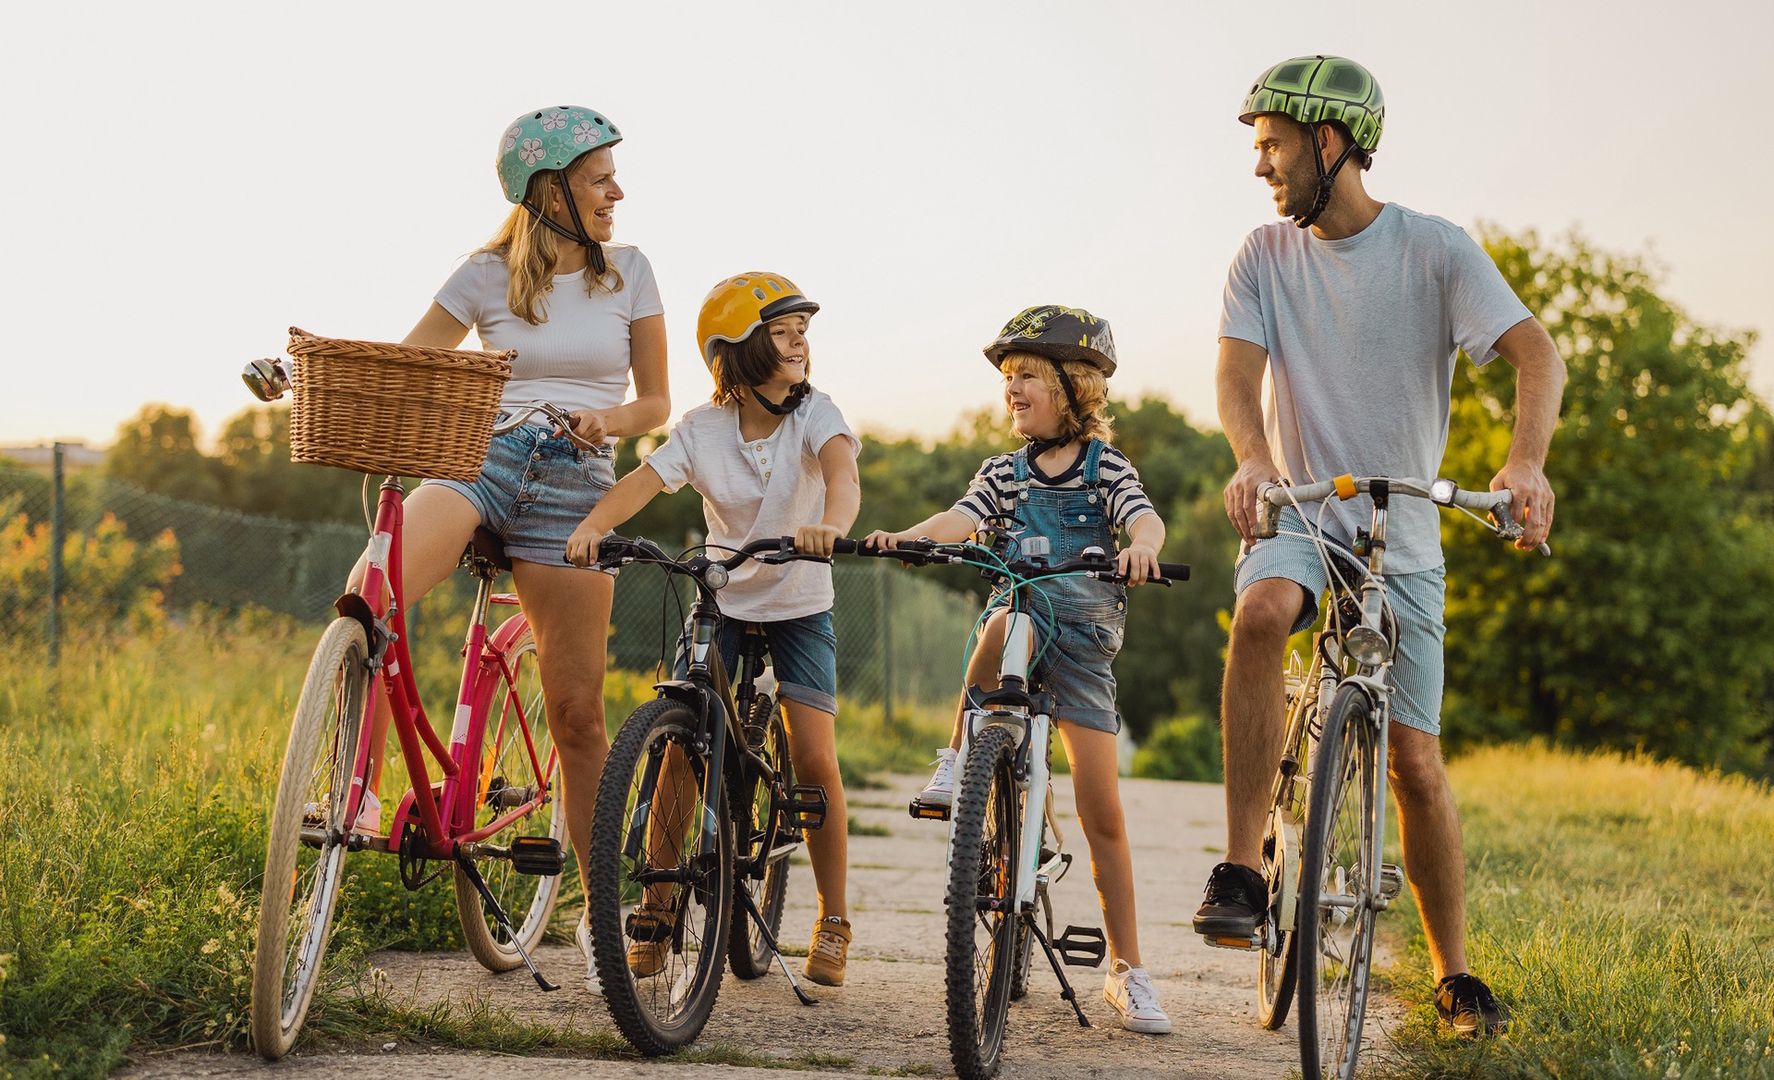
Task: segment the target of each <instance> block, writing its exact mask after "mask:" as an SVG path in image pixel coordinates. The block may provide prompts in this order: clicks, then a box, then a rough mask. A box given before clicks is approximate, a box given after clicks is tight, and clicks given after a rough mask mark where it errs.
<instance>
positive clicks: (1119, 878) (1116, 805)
mask: <svg viewBox="0 0 1774 1080" xmlns="http://www.w3.org/2000/svg"><path fill="white" fill-rule="evenodd" d="M1059 736H1060V741H1061V742H1062V743H1064V744H1065V748H1066V760H1068V761H1070V762H1071V763H1072V794H1073V797H1074V799H1075V801H1076V802H1077V804H1078V821H1079V824H1081V825H1082V826H1083V827H1084V838H1085V839H1086V840H1087V841H1089V843H1090V876H1091V877H1092V878H1093V879H1095V881H1096V894H1097V900H1098V901H1099V902H1100V903H1101V904H1102V907H1103V930H1104V933H1105V935H1106V936H1107V937H1108V939H1109V960H1110V963H1111V965H1112V964H1113V963H1114V961H1115V960H1125V961H1127V963H1128V965H1129V966H1131V967H1140V966H1141V965H1140V939H1139V928H1138V927H1137V926H1136V924H1135V918H1134V902H1133V855H1132V853H1131V851H1130V850H1129V849H1128V844H1127V827H1126V824H1125V822H1124V820H1123V818H1122V815H1121V790H1120V784H1119V782H1118V780H1117V777H1116V755H1115V736H1113V735H1111V734H1109V733H1108V732H1106V731H1096V730H1094V729H1091V728H1086V727H1082V726H1080V725H1078V724H1074V723H1072V722H1071V721H1069V720H1061V721H1060V722H1059Z"/></svg>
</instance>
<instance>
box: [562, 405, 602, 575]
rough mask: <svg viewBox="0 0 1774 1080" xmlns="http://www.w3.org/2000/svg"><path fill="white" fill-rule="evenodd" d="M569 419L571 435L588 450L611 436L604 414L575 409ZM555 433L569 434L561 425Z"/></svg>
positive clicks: (569, 414)
mask: <svg viewBox="0 0 1774 1080" xmlns="http://www.w3.org/2000/svg"><path fill="white" fill-rule="evenodd" d="M567 418H568V419H569V420H571V421H572V422H573V428H572V431H571V435H572V436H573V438H574V441H576V442H580V443H584V444H585V445H586V446H587V447H588V448H589V447H592V446H596V445H598V444H599V443H602V442H603V441H604V439H605V438H606V437H608V436H609V434H610V426H609V424H608V423H607V422H606V421H605V420H604V414H603V413H601V412H594V411H592V410H591V409H575V410H574V411H572V412H570V413H568V414H567ZM554 433H555V434H556V435H565V434H568V432H566V431H563V430H562V429H561V427H560V425H559V424H556V425H555V429H554ZM594 550H595V549H594Z"/></svg>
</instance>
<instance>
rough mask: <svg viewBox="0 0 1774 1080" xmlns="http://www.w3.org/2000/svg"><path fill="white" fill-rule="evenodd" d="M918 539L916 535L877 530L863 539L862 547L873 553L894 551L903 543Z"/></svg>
mask: <svg viewBox="0 0 1774 1080" xmlns="http://www.w3.org/2000/svg"><path fill="white" fill-rule="evenodd" d="M916 539H918V537H917V535H916V534H915V533H909V532H888V531H887V530H886V529H876V530H875V531H874V532H872V533H869V534H868V535H867V536H865V537H863V538H862V546H863V547H865V548H868V549H870V550H871V551H892V550H893V549H894V548H896V547H898V546H899V545H900V542H901V541H905V540H916Z"/></svg>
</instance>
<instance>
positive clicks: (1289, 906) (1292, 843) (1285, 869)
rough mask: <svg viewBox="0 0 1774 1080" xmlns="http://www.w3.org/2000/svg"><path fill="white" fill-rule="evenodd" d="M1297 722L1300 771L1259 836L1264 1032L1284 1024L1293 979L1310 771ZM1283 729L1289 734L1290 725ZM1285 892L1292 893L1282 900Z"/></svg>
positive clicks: (1307, 738) (1279, 794)
mask: <svg viewBox="0 0 1774 1080" xmlns="http://www.w3.org/2000/svg"><path fill="white" fill-rule="evenodd" d="M1290 704H1292V703H1290ZM1301 707H1303V706H1301ZM1291 719H1295V718H1294V717H1290V720H1291ZM1297 719H1299V720H1300V723H1299V729H1298V730H1299V744H1298V745H1297V746H1295V747H1293V748H1292V749H1293V758H1294V760H1295V761H1297V762H1299V769H1300V770H1301V772H1300V773H1296V774H1295V775H1294V776H1293V777H1292V779H1291V781H1290V782H1288V783H1286V784H1285V785H1282V786H1279V787H1278V788H1277V790H1276V793H1275V794H1276V797H1275V803H1274V805H1272V806H1271V807H1270V808H1269V824H1268V826H1267V827H1266V829H1265V830H1264V835H1263V879H1264V880H1265V881H1266V882H1267V883H1268V885H1269V939H1268V942H1267V944H1266V945H1265V946H1264V947H1263V948H1262V949H1261V950H1260V951H1259V953H1258V955H1257V1020H1258V1022H1259V1023H1261V1024H1262V1025H1263V1027H1265V1028H1267V1029H1268V1030H1270V1031H1276V1030H1278V1029H1280V1027H1281V1025H1282V1024H1284V1023H1286V1022H1287V1014H1288V1011H1289V1009H1290V1008H1291V1007H1292V1006H1293V1000H1294V987H1295V986H1296V984H1297V983H1298V980H1299V958H1298V957H1297V956H1296V955H1295V953H1294V941H1295V939H1296V937H1297V936H1298V935H1297V934H1296V933H1295V932H1294V927H1295V924H1296V923H1297V921H1298V919H1299V889H1300V864H1301V850H1300V849H1301V838H1302V828H1301V825H1302V823H1303V822H1304V821H1305V818H1306V798H1307V795H1308V792H1309V791H1310V787H1309V785H1308V784H1307V778H1306V776H1305V775H1302V774H1303V773H1304V771H1305V770H1307V769H1309V768H1310V767H1311V753H1310V751H1311V747H1312V745H1313V744H1312V738H1311V735H1310V733H1309V730H1308V729H1309V727H1310V725H1309V724H1308V723H1306V722H1305V721H1306V720H1307V719H1309V718H1304V717H1302V718H1297ZM1289 730H1290V731H1291V730H1293V728H1292V726H1291V725H1290V728H1289ZM1285 893H1291V894H1292V895H1291V897H1284V894H1285ZM1284 901H1285V902H1284Z"/></svg>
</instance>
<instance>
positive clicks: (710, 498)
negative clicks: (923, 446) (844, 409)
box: [647, 390, 862, 622]
mask: <svg viewBox="0 0 1774 1080" xmlns="http://www.w3.org/2000/svg"><path fill="white" fill-rule="evenodd" d="M834 438H843V439H844V440H845V441H846V442H847V443H848V444H849V446H850V452H851V453H852V454H854V453H856V452H857V451H859V450H860V449H861V448H862V444H861V443H860V442H859V441H857V438H856V435H855V433H853V432H852V431H851V430H850V425H848V424H846V423H845V422H844V414H843V413H841V412H839V411H838V407H837V405H835V404H833V403H832V399H831V398H830V397H828V396H826V395H825V394H822V393H820V392H819V391H818V390H815V391H813V392H812V393H810V394H808V395H807V399H806V400H805V401H803V402H801V404H800V406H799V407H797V408H796V409H795V411H794V412H791V413H789V414H788V415H787V416H785V417H783V418H782V423H781V424H779V425H777V428H776V430H775V431H774V432H772V433H771V434H770V435H769V436H768V437H767V438H763V439H752V440H750V441H747V440H746V439H743V438H741V437H740V434H739V406H737V405H715V404H713V403H705V404H702V405H698V406H696V407H695V408H694V409H691V410H690V411H689V412H687V413H685V414H684V417H683V419H681V420H679V421H678V422H677V425H676V426H675V427H673V428H672V429H671V437H670V438H669V439H667V440H666V442H665V445H664V446H661V447H660V448H659V449H657V450H655V451H653V453H651V454H649V455H648V456H647V464H648V465H650V466H651V467H652V469H653V471H654V472H656V473H658V474H659V479H660V480H661V481H662V482H663V483H664V484H665V490H667V491H676V490H678V489H679V488H681V487H683V486H684V485H685V484H689V485H690V486H691V487H693V488H695V489H696V491H697V493H698V494H700V495H701V496H702V513H703V516H704V517H705V518H706V519H707V521H708V543H709V545H710V546H711V547H714V546H715V545H720V546H723V547H730V548H740V547H744V546H745V545H746V544H749V543H751V542H752V541H754V540H765V539H770V538H773V537H778V536H793V535H794V534H795V530H796V529H798V528H800V527H801V526H803V525H817V524H818V523H819V521H820V519H821V518H822V517H824V516H825V474H824V473H823V472H822V471H821V470H820V467H819V451H820V450H821V449H823V448H824V447H825V444H826V443H827V442H829V441H831V440H832V439H834ZM709 555H710V556H711V557H715V558H724V557H725V555H726V553H723V552H721V551H720V550H719V549H718V548H716V549H715V550H712V551H710V552H709ZM720 604H721V613H722V614H723V615H726V616H729V617H731V618H735V619H744V620H746V621H748V622H779V621H782V620H784V619H798V618H801V617H802V616H804V615H817V614H818V613H820V612H822V611H826V610H828V609H829V608H830V607H831V606H832V568H831V566H830V565H829V564H826V563H819V562H791V563H784V564H782V565H780V566H767V565H765V564H763V563H760V562H756V561H754V560H750V559H748V560H746V561H745V562H744V563H743V564H741V565H740V566H739V567H737V568H736V569H734V571H733V577H732V580H730V581H729V582H728V583H727V587H726V588H724V589H722V590H721V592H720Z"/></svg>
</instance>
